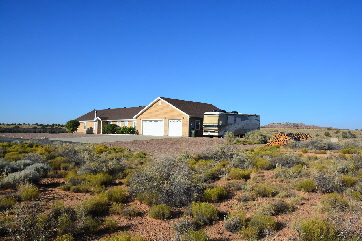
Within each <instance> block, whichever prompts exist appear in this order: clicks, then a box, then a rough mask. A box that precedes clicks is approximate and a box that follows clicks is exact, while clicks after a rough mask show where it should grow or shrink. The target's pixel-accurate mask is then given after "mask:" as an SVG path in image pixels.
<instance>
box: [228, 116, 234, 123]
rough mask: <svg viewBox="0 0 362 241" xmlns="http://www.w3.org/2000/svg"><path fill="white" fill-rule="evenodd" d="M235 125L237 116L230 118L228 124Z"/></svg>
mask: <svg viewBox="0 0 362 241" xmlns="http://www.w3.org/2000/svg"><path fill="white" fill-rule="evenodd" d="M234 123H235V116H228V124H234Z"/></svg>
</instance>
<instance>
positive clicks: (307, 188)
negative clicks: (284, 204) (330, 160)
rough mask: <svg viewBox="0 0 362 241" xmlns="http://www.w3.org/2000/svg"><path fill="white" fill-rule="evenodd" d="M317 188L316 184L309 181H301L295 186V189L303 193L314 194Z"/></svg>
mask: <svg viewBox="0 0 362 241" xmlns="http://www.w3.org/2000/svg"><path fill="white" fill-rule="evenodd" d="M315 188H316V184H315V182H314V181H313V180H309V179H306V180H302V181H299V182H298V183H297V184H296V185H295V189H296V190H297V191H303V192H313V191H314V190H315Z"/></svg>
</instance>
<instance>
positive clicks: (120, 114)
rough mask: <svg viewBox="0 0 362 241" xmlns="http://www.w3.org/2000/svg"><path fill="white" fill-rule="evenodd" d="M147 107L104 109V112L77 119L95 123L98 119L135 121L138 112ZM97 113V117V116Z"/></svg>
mask: <svg viewBox="0 0 362 241" xmlns="http://www.w3.org/2000/svg"><path fill="white" fill-rule="evenodd" d="M143 108H145V106H139V107H130V108H116V109H104V110H92V111H90V112H88V113H87V114H85V115H82V116H81V117H79V118H77V120H78V121H93V120H94V119H95V118H96V117H98V118H100V119H101V120H122V119H133V116H135V115H136V114H137V113H138V112H140V111H141V110H142V109H143ZM95 111H97V115H95V113H94V112H95Z"/></svg>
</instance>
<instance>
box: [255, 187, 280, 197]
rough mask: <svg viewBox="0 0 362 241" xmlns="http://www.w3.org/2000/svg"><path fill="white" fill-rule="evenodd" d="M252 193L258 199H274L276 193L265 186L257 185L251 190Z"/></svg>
mask: <svg viewBox="0 0 362 241" xmlns="http://www.w3.org/2000/svg"><path fill="white" fill-rule="evenodd" d="M253 192H254V194H255V195H256V196H258V197H274V196H275V195H277V194H278V191H277V190H275V189H274V188H271V187H269V186H266V185H257V186H255V187H254V188H253Z"/></svg>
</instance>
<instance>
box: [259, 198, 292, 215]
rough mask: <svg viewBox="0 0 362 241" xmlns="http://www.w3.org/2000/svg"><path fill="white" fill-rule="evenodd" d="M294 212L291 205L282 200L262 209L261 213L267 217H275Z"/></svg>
mask: <svg viewBox="0 0 362 241" xmlns="http://www.w3.org/2000/svg"><path fill="white" fill-rule="evenodd" d="M293 210H294V207H293V205H291V204H289V203H286V202H285V201H283V200H276V201H273V202H272V203H268V204H266V205H265V206H263V207H262V209H261V213H262V214H263V215H268V216H277V215H279V214H282V213H288V212H291V211H293Z"/></svg>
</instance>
